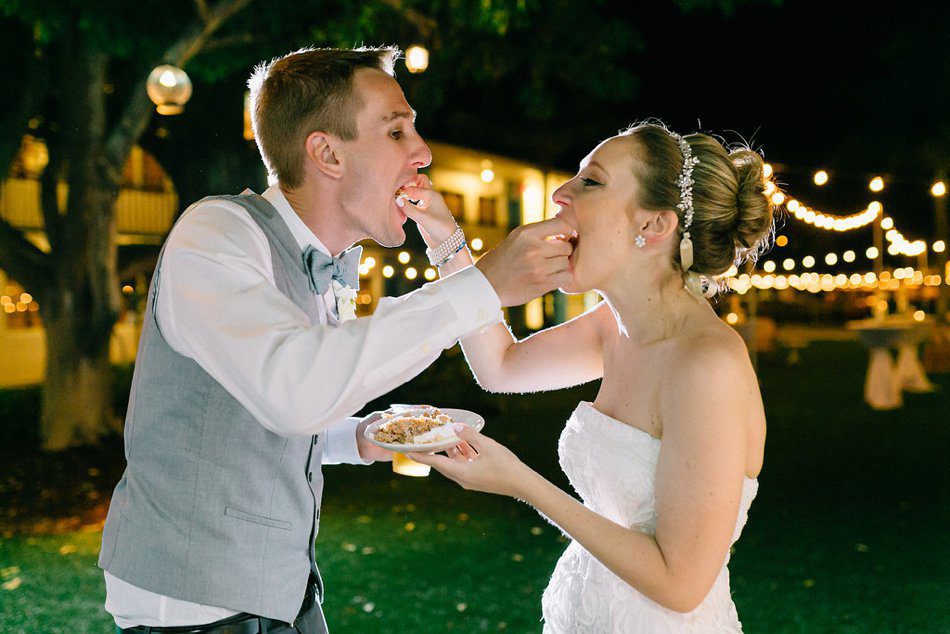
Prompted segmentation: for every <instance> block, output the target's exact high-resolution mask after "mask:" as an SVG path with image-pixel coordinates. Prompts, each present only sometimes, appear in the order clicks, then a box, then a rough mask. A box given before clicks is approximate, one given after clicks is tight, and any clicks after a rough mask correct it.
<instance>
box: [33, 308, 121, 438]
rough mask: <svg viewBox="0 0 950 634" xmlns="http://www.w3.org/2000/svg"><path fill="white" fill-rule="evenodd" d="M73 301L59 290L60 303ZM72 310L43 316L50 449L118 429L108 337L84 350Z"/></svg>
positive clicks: (43, 419) (45, 429) (45, 428)
mask: <svg viewBox="0 0 950 634" xmlns="http://www.w3.org/2000/svg"><path fill="white" fill-rule="evenodd" d="M74 302H75V298H74V297H71V296H70V293H69V292H68V291H67V292H65V293H61V294H60V298H59V303H60V304H61V305H63V306H70V305H72V306H75V303H74ZM73 313H74V311H73V310H68V309H67V310H65V311H63V312H62V313H61V314H59V315H56V316H55V317H53V318H49V317H47V318H46V319H45V326H46V346H47V362H46V382H45V383H44V384H43V405H42V413H41V415H40V435H41V438H42V440H43V449H44V450H46V451H61V450H63V449H67V448H69V447H74V446H80V445H88V444H92V443H95V442H97V441H98V440H99V439H100V438H101V437H102V436H103V435H105V434H106V433H109V432H111V431H115V430H118V429H119V428H120V426H119V424H118V420H117V419H116V417H115V415H114V414H113V412H112V368H111V366H110V364H109V346H108V340H107V341H106V345H104V346H98V347H97V349H95V350H93V351H91V352H89V351H85V350H84V348H85V347H86V346H85V345H83V341H82V339H83V337H84V333H83V332H82V331H81V329H80V328H79V327H78V324H77V320H76V319H75V318H74V317H75V315H74V314H73ZM79 321H81V320H79Z"/></svg>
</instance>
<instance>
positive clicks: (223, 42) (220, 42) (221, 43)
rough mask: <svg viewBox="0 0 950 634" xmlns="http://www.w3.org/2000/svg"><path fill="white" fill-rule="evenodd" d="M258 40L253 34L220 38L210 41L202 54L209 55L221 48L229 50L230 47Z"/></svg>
mask: <svg viewBox="0 0 950 634" xmlns="http://www.w3.org/2000/svg"><path fill="white" fill-rule="evenodd" d="M257 39H258V38H257V37H255V36H254V35H253V34H251V33H240V34H238V35H229V36H228V37H219V38H215V39H213V40H209V41H208V43H207V44H205V46H204V48H203V49H201V52H202V53H207V52H208V51H216V50H218V49H221V48H227V47H229V46H237V45H240V44H250V43H252V42H254V41H256V40H257Z"/></svg>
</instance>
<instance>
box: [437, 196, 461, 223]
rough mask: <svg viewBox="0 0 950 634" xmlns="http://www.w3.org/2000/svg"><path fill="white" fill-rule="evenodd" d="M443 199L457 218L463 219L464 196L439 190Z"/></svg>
mask: <svg viewBox="0 0 950 634" xmlns="http://www.w3.org/2000/svg"><path fill="white" fill-rule="evenodd" d="M439 193H440V194H442V198H444V199H445V206H446V207H448V208H449V211H451V212H452V215H453V216H455V218H456V219H457V220H464V219H465V197H464V196H462V194H457V193H455V192H447V191H440V192H439Z"/></svg>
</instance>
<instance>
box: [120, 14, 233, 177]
mask: <svg viewBox="0 0 950 634" xmlns="http://www.w3.org/2000/svg"><path fill="white" fill-rule="evenodd" d="M251 1H252V0H222V2H219V3H218V4H217V5H215V6H214V8H211V9H209V10H208V16H207V19H202V20H201V21H199V22H196V23H195V24H193V25H191V26H190V27H188V28H187V29H186V30H185V34H184V35H183V36H182V37H181V38H179V39H178V41H177V42H175V43H174V44H172V45H171V46H170V47H169V48H168V49H167V50H166V51H165V54H164V55H163V56H162V59H161V63H164V64H174V65H175V66H180V67H184V66H185V65H187V64H188V62H189V61H190V60H191V59H192V58H193V57H194V56H195V55H197V54H198V53H199V52H201V51H202V49H203V48H204V46H205V45H206V44H207V43H208V41H209V40H210V39H211V36H212V35H214V33H215V32H216V31H217V30H218V29H219V28H221V26H222V25H224V23H225V22H227V21H228V20H229V19H230V18H231V17H232V16H233V15H234V14H236V13H238V12H239V11H241V10H242V9H244V7H246V6H247V5H248V4H250V3H251ZM199 11H200V9H199ZM145 82H146V77H143V78H142V79H141V80H140V81H139V82H138V83H137V84H136V85H135V86H134V87H133V88H132V93H131V94H130V95H129V100H128V102H127V103H126V104H125V108H123V110H122V115H121V116H120V117H119V120H118V122H117V123H116V125H115V127H114V128H113V129H112V131H111V132H110V133H109V135H108V139H107V141H106V159H107V162H108V164H109V178H110V179H112V181H113V182H114V183H115V184H116V185H117V186H118V183H119V181H120V179H121V175H122V168H123V166H124V165H125V161H126V158H127V157H128V155H129V152H130V151H131V149H132V146H133V145H134V144H135V142H136V140H137V139H138V138H139V136H141V134H142V132H143V131H144V130H145V126H146V125H148V121H149V119H150V118H151V116H152V103H151V101H149V99H148V95H147V93H146V92H145Z"/></svg>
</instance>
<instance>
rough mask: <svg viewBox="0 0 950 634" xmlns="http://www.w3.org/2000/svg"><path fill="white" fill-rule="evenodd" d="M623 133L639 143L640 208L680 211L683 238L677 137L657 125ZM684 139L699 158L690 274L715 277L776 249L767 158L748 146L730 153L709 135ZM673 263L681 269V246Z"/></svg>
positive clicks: (638, 126)
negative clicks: (767, 178)
mask: <svg viewBox="0 0 950 634" xmlns="http://www.w3.org/2000/svg"><path fill="white" fill-rule="evenodd" d="M621 135H623V136H629V137H632V138H633V139H635V140H636V142H637V143H636V145H637V156H636V159H637V160H636V161H635V165H636V167H635V168H634V173H635V176H636V178H637V182H638V184H639V186H640V194H639V200H638V201H637V202H638V204H639V205H640V207H642V208H644V209H648V210H651V211H654V210H664V209H671V210H673V211H675V212H676V214H677V216H678V217H679V233H680V237H681V238H682V235H683V226H684V220H685V219H684V213H683V210H682V209H680V208H679V207H677V205H679V204H680V202H681V198H680V186H679V184H678V179H679V178H680V174H681V173H682V171H683V163H684V160H683V150H681V148H680V146H679V142H678V140H677V138H676V137H675V136H674V135H673V134H672V133H671V132H670V131H669V130H668V129H667V128H666V126H664V125H663V124H662V123H659V122H655V121H647V122H644V123H637V124H634V125H632V126H630V127H629V128H627V129H626V130H624V131H623V132H621ZM682 138H683V139H684V140H685V141H686V142H687V143H688V144H689V149H690V150H691V151H692V155H693V157H694V158H695V159H698V160H699V162H698V163H697V164H696V165H695V166H694V167H693V170H692V180H693V187H692V196H693V199H692V200H693V219H692V224H691V225H690V227H689V234H690V239H691V240H692V243H693V264H692V266H691V267H690V268H689V272H690V273H696V274H699V275H702V276H706V277H712V276H714V275H720V274H722V273H724V272H725V271H726V270H728V269H729V267H730V266H732V265H733V264H736V265H738V264H740V263H741V262H743V261H745V260H752V261H754V260H755V259H756V258H757V257H758V256H759V254H760V253H762V252H763V251H765V250H766V249H767V248H768V247H769V246H770V242H771V238H772V235H773V232H774V229H773V227H774V225H773V218H772V215H773V205H772V203H771V200H770V199H769V196H767V195H766V193H765V188H766V178H765V176H764V172H763V167H764V163H763V161H762V157H761V156H760V155H759V154H758V153H757V152H755V151H753V150H752V149H750V148H749V147H748V146H736V147H732V148H729V149H727V148H726V147H724V146H723V144H722V143H720V142H719V141H718V140H716V139H715V138H713V137H711V136H709V135H708V134H702V133H696V134H688V135H685V136H684V137H682ZM677 244H678V241H677ZM673 261H674V264H675V266H676V267H677V268H681V263H680V251H679V248H676V249H674V253H673Z"/></svg>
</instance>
